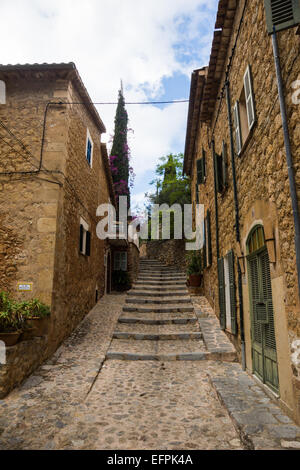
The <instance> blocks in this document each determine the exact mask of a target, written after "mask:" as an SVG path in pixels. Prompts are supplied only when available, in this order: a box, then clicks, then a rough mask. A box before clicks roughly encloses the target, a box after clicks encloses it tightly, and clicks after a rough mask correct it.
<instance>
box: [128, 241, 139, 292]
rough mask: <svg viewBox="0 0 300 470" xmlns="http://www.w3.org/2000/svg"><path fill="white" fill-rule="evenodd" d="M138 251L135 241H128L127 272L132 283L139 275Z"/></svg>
mask: <svg viewBox="0 0 300 470" xmlns="http://www.w3.org/2000/svg"><path fill="white" fill-rule="evenodd" d="M139 268H140V251H139V249H138V247H137V246H136V244H135V243H129V246H128V274H129V276H130V281H131V283H134V282H135V281H136V279H137V277H138V275H139Z"/></svg>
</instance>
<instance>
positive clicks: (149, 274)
mask: <svg viewBox="0 0 300 470" xmlns="http://www.w3.org/2000/svg"><path fill="white" fill-rule="evenodd" d="M139 277H180V278H186V274H184V273H179V272H175V271H174V272H166V273H163V272H159V271H149V272H140V273H139Z"/></svg>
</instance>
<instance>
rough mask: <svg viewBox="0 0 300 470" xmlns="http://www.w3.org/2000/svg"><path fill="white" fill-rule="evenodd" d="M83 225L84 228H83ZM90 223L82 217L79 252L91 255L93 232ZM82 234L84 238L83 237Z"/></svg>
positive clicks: (83, 254)
mask: <svg viewBox="0 0 300 470" xmlns="http://www.w3.org/2000/svg"><path fill="white" fill-rule="evenodd" d="M81 227H82V228H81ZM89 230H90V226H89V224H88V223H87V222H86V221H85V220H84V219H83V218H82V217H80V244H79V253H80V254H81V255H82V256H90V254H91V249H90V248H91V232H90V231H89ZM81 234H82V238H81Z"/></svg>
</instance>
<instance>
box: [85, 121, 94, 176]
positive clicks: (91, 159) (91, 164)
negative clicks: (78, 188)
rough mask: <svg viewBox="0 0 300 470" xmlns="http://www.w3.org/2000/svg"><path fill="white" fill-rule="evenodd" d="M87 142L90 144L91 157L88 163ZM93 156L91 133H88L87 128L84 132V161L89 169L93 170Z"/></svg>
mask: <svg viewBox="0 0 300 470" xmlns="http://www.w3.org/2000/svg"><path fill="white" fill-rule="evenodd" d="M89 142H90V144H91V156H90V161H89V159H88V145H89ZM93 156H94V141H93V139H92V137H91V133H90V131H89V129H88V128H87V132H86V145H85V159H86V161H87V163H88V165H89V167H90V168H93Z"/></svg>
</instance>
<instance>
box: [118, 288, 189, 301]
mask: <svg viewBox="0 0 300 470" xmlns="http://www.w3.org/2000/svg"><path fill="white" fill-rule="evenodd" d="M127 295H129V296H132V297H135V296H138V297H160V298H162V299H163V298H165V297H172V296H175V297H184V296H186V295H188V291H187V290H186V289H184V290H182V291H181V290H173V291H172V290H168V291H167V290H166V291H156V290H153V291H151V290H146V289H143V290H137V289H134V290H131V291H128V292H127Z"/></svg>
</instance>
